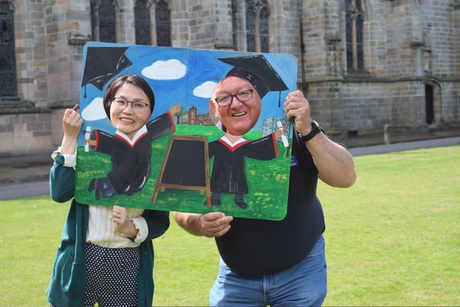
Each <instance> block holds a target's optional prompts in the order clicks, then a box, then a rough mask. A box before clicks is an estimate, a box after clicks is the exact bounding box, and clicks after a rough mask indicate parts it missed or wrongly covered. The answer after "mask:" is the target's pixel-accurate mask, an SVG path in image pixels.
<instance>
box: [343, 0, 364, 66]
mask: <svg viewBox="0 0 460 307" xmlns="http://www.w3.org/2000/svg"><path fill="white" fill-rule="evenodd" d="M345 15H346V39H347V43H346V44H347V45H346V52H347V71H348V72H349V73H353V72H362V71H364V46H363V23H364V12H363V9H362V1H361V0H345Z"/></svg>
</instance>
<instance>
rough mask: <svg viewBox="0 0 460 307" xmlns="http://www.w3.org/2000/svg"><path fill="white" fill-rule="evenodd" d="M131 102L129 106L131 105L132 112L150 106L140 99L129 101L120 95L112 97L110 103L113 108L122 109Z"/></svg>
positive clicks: (140, 111) (139, 111)
mask: <svg viewBox="0 0 460 307" xmlns="http://www.w3.org/2000/svg"><path fill="white" fill-rule="evenodd" d="M129 103H130V104H131V106H132V107H133V110H134V112H136V113H142V112H144V110H145V109H146V108H148V107H150V105H149V104H148V103H146V102H144V101H142V100H138V101H129V100H126V99H124V98H121V97H114V98H113V99H112V104H113V106H114V107H115V108H117V109H119V110H124V109H125V108H126V107H127V106H128V104H129Z"/></svg>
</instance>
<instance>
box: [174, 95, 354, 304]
mask: <svg viewBox="0 0 460 307" xmlns="http://www.w3.org/2000/svg"><path fill="white" fill-rule="evenodd" d="M237 94H238V92H232V93H230V91H229V92H228V95H237ZM232 98H233V97H232ZM233 100H234V99H233ZM217 108H220V106H218V107H217ZM284 112H285V114H286V117H287V119H288V120H293V123H294V128H295V129H293V131H294V133H293V141H292V157H291V171H290V183H289V197H288V209H287V215H286V217H285V218H284V219H283V220H281V221H266V220H255V219H244V218H232V217H230V216H225V215H224V214H223V213H221V212H211V213H207V214H190V213H179V212H175V213H173V216H174V218H175V220H176V221H177V223H178V224H179V225H180V226H181V227H182V228H184V229H185V230H187V231H188V232H190V233H191V234H194V235H197V236H206V237H214V238H215V240H216V244H217V247H218V249H219V253H220V255H221V263H220V269H219V276H218V278H217V279H216V281H215V283H214V285H213V287H212V288H211V291H210V294H209V297H210V305H211V306H264V305H280V306H314V305H321V304H322V302H323V301H324V298H325V296H326V292H327V286H326V260H325V255H324V239H323V236H322V233H323V231H324V229H325V224H324V217H323V212H322V208H321V204H320V202H319V200H318V198H317V196H316V186H317V180H318V178H319V179H321V180H322V181H323V182H325V183H327V184H329V185H331V186H334V187H350V186H352V185H353V183H354V182H355V179H356V174H355V171H354V164H353V159H352V157H351V155H350V154H349V153H348V151H347V150H346V149H345V148H344V147H342V146H340V145H339V144H336V143H334V142H333V141H332V140H330V139H329V138H328V137H327V136H326V135H325V134H324V133H323V132H322V129H321V128H319V126H318V125H317V123H316V122H315V121H313V120H312V118H311V115H310V105H309V103H308V101H307V100H306V99H305V97H304V95H303V94H302V92H300V91H294V92H291V93H289V94H288V95H287V97H286V99H285V101H284ZM240 120H241V118H240V117H238V116H230V117H229V118H228V122H227V123H226V127H227V129H230V127H231V126H233V123H237V122H238V121H240Z"/></svg>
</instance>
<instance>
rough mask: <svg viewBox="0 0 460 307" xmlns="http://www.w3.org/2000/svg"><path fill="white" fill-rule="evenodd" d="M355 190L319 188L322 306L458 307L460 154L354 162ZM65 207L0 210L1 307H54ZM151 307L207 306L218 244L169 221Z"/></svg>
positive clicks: (1, 206)
mask: <svg viewBox="0 0 460 307" xmlns="http://www.w3.org/2000/svg"><path fill="white" fill-rule="evenodd" d="M355 164H356V170H357V174H358V180H357V182H356V184H355V185H354V186H353V187H352V188H350V189H336V188H331V187H328V186H326V185H324V184H320V185H319V188H318V194H319V197H320V199H321V200H322V203H323V207H324V211H325V216H326V224H327V229H326V232H325V237H326V255H327V261H328V282H329V292H328V296H327V298H326V301H325V306H349V305H354V306H365V305H366V306H370V305H372V306H403V305H405V306H415V305H418V306H433V305H438V306H439V305H443V306H452V305H458V302H460V294H459V291H458V285H459V284H460V275H459V274H458V272H460V262H459V261H458V256H459V255H460V240H459V238H460V227H459V226H458V221H459V220H460V209H459V202H458V200H459V199H460V189H459V186H460V168H459V167H458V165H460V146H453V147H445V148H433V149H421V150H414V151H406V152H399V153H391V154H382V155H370V156H361V157H356V158H355ZM68 205H69V203H64V204H57V203H54V202H53V201H51V200H50V199H49V197H47V196H44V197H33V198H26V199H20V200H10V201H0V212H1V214H0V276H1V281H0V306H48V303H47V302H46V296H45V290H46V287H47V285H48V282H49V279H50V275H51V270H52V264H53V261H54V255H55V252H56V249H57V246H58V244H59V239H60V234H61V230H62V226H63V223H64V220H65V217H66V214H67V210H68ZM154 246H155V256H156V257H155V269H154V276H155V287H156V288H155V299H154V305H155V306H204V305H207V304H208V298H207V297H208V292H209V289H210V287H211V286H212V283H213V282H214V279H215V277H216V274H217V270H218V262H219V256H218V253H217V249H216V247H215V244H214V240H213V239H207V238H201V237H194V236H192V235H190V234H188V233H186V232H185V231H183V230H182V229H180V228H179V227H178V226H177V225H176V224H175V222H174V221H173V220H172V223H171V228H170V229H169V230H168V231H167V232H166V233H165V234H164V235H163V236H162V237H160V238H158V239H156V240H154Z"/></svg>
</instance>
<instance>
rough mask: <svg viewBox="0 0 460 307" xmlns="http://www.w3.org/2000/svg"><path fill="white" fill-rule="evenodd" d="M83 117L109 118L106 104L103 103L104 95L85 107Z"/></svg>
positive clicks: (91, 119)
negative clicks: (105, 107) (105, 108)
mask: <svg viewBox="0 0 460 307" xmlns="http://www.w3.org/2000/svg"><path fill="white" fill-rule="evenodd" d="M81 117H83V119H84V120H88V121H94V120H100V119H104V118H107V114H106V113H105V110H104V106H103V103H102V97H96V98H94V99H93V101H91V102H90V104H89V105H88V106H87V107H86V108H84V109H83V112H82V113H81Z"/></svg>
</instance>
